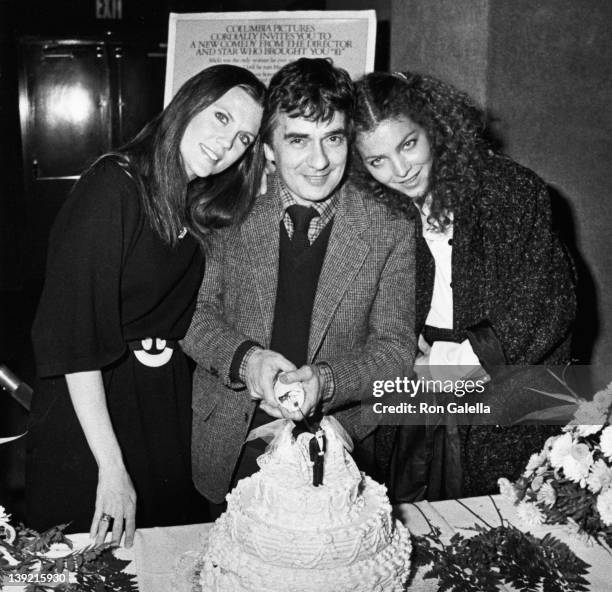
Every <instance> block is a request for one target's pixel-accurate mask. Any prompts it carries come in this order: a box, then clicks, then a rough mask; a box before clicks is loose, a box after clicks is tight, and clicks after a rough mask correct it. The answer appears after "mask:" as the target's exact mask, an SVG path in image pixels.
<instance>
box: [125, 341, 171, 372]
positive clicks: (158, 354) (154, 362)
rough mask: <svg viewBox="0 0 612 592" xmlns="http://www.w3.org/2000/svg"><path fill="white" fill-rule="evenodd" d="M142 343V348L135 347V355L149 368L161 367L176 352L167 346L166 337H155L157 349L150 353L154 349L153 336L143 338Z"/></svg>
mask: <svg viewBox="0 0 612 592" xmlns="http://www.w3.org/2000/svg"><path fill="white" fill-rule="evenodd" d="M140 344H141V345H142V349H135V350H134V355H135V356H136V359H137V360H138V361H139V362H140V363H141V364H142V365H143V366H148V367H149V368H159V367H160V366H163V365H164V364H167V363H168V362H169V361H170V358H171V357H172V353H173V352H174V350H173V349H172V348H171V347H166V340H165V339H159V338H155V351H154V352H153V353H150V352H151V350H152V349H153V339H152V338H151V337H147V338H146V339H142V340H141V341H140Z"/></svg>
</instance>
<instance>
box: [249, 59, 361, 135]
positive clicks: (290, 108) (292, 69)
mask: <svg viewBox="0 0 612 592" xmlns="http://www.w3.org/2000/svg"><path fill="white" fill-rule="evenodd" d="M353 96H354V85H353V81H352V80H351V77H350V76H349V74H348V72H347V71H346V70H343V69H342V68H336V67H334V65H333V63H332V61H331V60H330V59H328V58H300V59H299V60H295V61H294V62H290V63H288V64H286V65H285V66H283V67H282V68H281V69H280V70H279V71H278V72H277V73H276V74H274V76H272V79H271V80H270V84H269V86H268V92H267V94H266V102H265V106H264V113H263V117H262V121H261V131H260V135H261V137H262V139H263V141H264V142H268V143H269V142H270V141H271V140H272V134H273V132H274V129H275V127H276V122H277V116H278V114H279V113H286V114H287V115H289V117H304V118H305V119H309V120H312V121H319V122H328V121H331V120H332V119H333V117H334V114H335V113H336V112H340V113H344V115H345V116H346V120H347V124H348V122H350V120H351V112H352V107H353Z"/></svg>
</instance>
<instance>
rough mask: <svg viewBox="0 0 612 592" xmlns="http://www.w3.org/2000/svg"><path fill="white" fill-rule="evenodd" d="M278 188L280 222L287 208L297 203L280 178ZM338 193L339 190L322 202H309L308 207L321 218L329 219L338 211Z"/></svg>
mask: <svg viewBox="0 0 612 592" xmlns="http://www.w3.org/2000/svg"><path fill="white" fill-rule="evenodd" d="M278 187H279V195H280V199H281V204H282V210H281V212H280V215H279V218H280V219H281V220H282V219H283V217H284V216H285V212H286V211H287V208H288V207H289V206H292V205H295V204H297V203H298V202H297V201H296V199H295V197H293V195H292V194H291V192H290V191H289V189H288V188H287V186H286V185H285V184H284V183H283V181H282V179H280V177H279V181H278ZM338 193H339V188H338V189H336V191H334V192H333V193H332V195H331V197H328V198H327V199H324V200H322V201H313V202H310V206H311V207H313V208H314V209H315V210H316V211H317V214H318V215H319V216H320V217H321V218H324V217H325V218H331V217H332V216H333V215H334V214H335V213H336V210H337V209H338Z"/></svg>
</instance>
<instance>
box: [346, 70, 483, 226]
mask: <svg viewBox="0 0 612 592" xmlns="http://www.w3.org/2000/svg"><path fill="white" fill-rule="evenodd" d="M402 117H404V118H408V119H410V120H411V121H412V122H414V123H416V124H418V125H419V126H421V127H422V128H423V129H424V130H425V133H426V135H427V139H428V140H429V143H430V146H431V149H432V154H433V163H432V169H431V173H430V177H429V189H428V192H427V193H428V195H429V196H431V203H430V213H429V217H428V223H429V224H431V225H432V226H433V227H435V228H437V229H438V230H441V231H444V230H445V229H446V228H447V227H448V226H449V225H450V224H451V221H452V218H451V217H450V216H451V214H452V213H453V212H454V211H457V210H458V209H461V208H463V207H467V205H468V204H469V203H470V199H471V198H472V197H473V195H474V194H475V192H476V191H477V189H478V186H479V176H480V175H479V173H480V171H481V170H482V167H483V166H484V159H485V158H486V156H487V153H488V151H489V146H488V143H487V141H486V140H485V137H484V129H485V115H484V113H483V111H482V110H481V109H480V108H479V107H477V105H476V104H475V103H474V101H472V99H471V98H470V97H469V96H468V95H466V94H465V93H462V92H460V91H459V90H457V89H455V88H453V87H452V86H450V85H448V84H445V83H444V82H442V81H440V80H437V79H436V78H433V77H431V76H425V75H421V74H416V73H412V72H405V73H398V74H388V73H382V72H374V73H372V74H367V75H365V76H364V77H363V78H361V79H360V80H358V81H357V83H356V99H355V106H354V120H353V126H354V129H355V132H356V134H359V133H368V132H372V131H373V130H374V129H376V127H377V126H378V125H379V124H380V123H381V122H382V121H384V120H387V119H398V118H402ZM352 156H353V161H352V176H353V179H354V181H355V182H356V183H357V185H359V186H360V187H361V188H363V189H365V190H366V191H367V192H368V193H369V194H370V195H372V196H373V197H374V199H377V200H379V201H381V202H382V203H384V204H385V205H387V207H389V208H390V209H391V210H392V211H393V212H395V213H401V214H403V215H406V216H409V217H411V216H414V215H415V213H416V210H415V208H414V207H413V206H412V200H410V199H406V196H405V195H402V194H401V193H399V192H397V191H395V190H393V189H390V188H388V187H385V186H384V185H382V184H381V183H379V182H378V181H376V180H375V179H374V178H373V177H372V176H371V175H370V173H369V172H368V171H367V169H366V167H365V165H364V164H363V161H362V159H361V157H360V156H359V155H358V154H357V153H356V149H355V148H353V155H352ZM424 199H425V196H423V197H421V198H420V199H419V200H417V205H419V206H422V205H423V201H424Z"/></svg>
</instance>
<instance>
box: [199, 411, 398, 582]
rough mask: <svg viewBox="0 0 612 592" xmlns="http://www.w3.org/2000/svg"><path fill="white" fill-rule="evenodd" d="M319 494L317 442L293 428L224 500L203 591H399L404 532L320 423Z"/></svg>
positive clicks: (379, 488) (380, 492)
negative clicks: (314, 458) (313, 452)
mask: <svg viewBox="0 0 612 592" xmlns="http://www.w3.org/2000/svg"><path fill="white" fill-rule="evenodd" d="M322 427H323V428H324V431H325V435H326V440H327V449H326V452H325V456H324V472H323V474H324V477H323V485H321V486H318V487H315V486H313V469H312V462H311V461H310V453H309V441H310V439H311V438H312V435H311V434H300V435H299V436H298V437H297V439H294V438H293V437H292V435H291V430H292V428H293V424H292V423H291V422H287V423H286V425H285V426H284V427H283V430H282V432H281V433H280V435H279V436H277V438H276V439H275V441H274V442H273V443H272V445H271V447H270V449H269V450H268V451H267V452H266V453H265V454H263V455H262V456H261V457H260V458H259V460H258V463H259V466H260V468H261V470H260V471H259V472H258V473H256V474H254V475H253V476H251V477H247V478H246V479H243V480H242V481H240V482H239V483H238V485H237V486H236V487H235V489H234V490H233V491H232V492H231V493H230V494H229V495H228V496H227V502H228V503H227V511H226V512H225V513H224V514H223V515H222V516H221V517H220V518H219V519H218V520H217V521H216V523H215V524H214V526H213V529H212V532H211V536H210V544H209V547H208V549H207V551H206V554H205V556H204V558H203V563H202V569H201V575H200V584H201V586H202V589H203V590H205V591H206V592H401V591H402V590H404V585H405V582H406V579H407V576H408V571H409V565H410V538H409V533H408V531H407V529H406V528H405V527H404V526H403V525H402V524H401V523H400V522H399V521H396V520H394V519H393V518H392V517H391V506H390V504H389V500H388V498H387V495H386V489H385V487H384V486H383V485H380V484H379V483H376V482H375V481H374V480H372V479H370V478H369V477H367V476H365V475H363V474H361V473H360V472H359V470H358V469H357V467H356V466H355V463H354V461H353V459H352V458H351V457H350V455H349V454H348V452H347V451H346V449H345V447H344V445H343V443H342V441H341V438H340V437H339V435H338V434H337V432H336V430H335V428H333V427H332V424H331V423H330V422H329V421H327V420H326V419H324V420H323V422H322Z"/></svg>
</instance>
